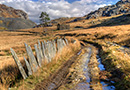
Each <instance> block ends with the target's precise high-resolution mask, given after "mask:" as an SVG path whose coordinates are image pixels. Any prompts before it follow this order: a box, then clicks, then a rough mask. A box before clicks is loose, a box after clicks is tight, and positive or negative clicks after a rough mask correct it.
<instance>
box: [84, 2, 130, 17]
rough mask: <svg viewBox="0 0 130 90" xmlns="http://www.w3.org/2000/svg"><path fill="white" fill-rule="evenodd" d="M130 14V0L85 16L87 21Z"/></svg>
mask: <svg viewBox="0 0 130 90" xmlns="http://www.w3.org/2000/svg"><path fill="white" fill-rule="evenodd" d="M124 13H130V0H120V1H118V2H117V3H116V4H115V5H109V6H105V7H103V8H99V9H98V10H95V11H92V12H90V13H89V14H87V15H85V16H84V17H85V18H86V19H91V18H93V19H94V18H97V17H102V16H114V15H118V14H124Z"/></svg>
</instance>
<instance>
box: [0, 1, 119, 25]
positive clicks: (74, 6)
mask: <svg viewBox="0 0 130 90" xmlns="http://www.w3.org/2000/svg"><path fill="white" fill-rule="evenodd" d="M117 1H119V0H0V3H1V4H5V5H7V6H11V7H13V8H15V9H21V10H23V11H25V12H26V13H27V14H28V16H29V19H31V20H32V21H34V22H36V23H39V15H40V13H41V12H42V11H43V12H47V13H48V14H49V15H50V18H51V19H56V18H59V17H81V16H84V15H86V14H88V13H90V12H91V11H94V10H97V9H98V8H100V7H104V6H106V5H112V4H115V3H116V2H117Z"/></svg>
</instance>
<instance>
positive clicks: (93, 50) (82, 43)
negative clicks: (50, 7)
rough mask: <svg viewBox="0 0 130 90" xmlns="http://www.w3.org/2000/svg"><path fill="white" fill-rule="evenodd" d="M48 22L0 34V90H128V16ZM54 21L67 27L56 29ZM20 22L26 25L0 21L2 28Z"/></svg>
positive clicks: (129, 75)
mask: <svg viewBox="0 0 130 90" xmlns="http://www.w3.org/2000/svg"><path fill="white" fill-rule="evenodd" d="M119 2H121V3H122V2H125V3H129V0H127V1H126V0H122V1H119ZM15 19H16V20H15ZM7 22H10V23H7ZM52 23H53V24H54V25H53V26H52V27H37V28H31V29H20V30H0V90H129V89H130V14H128V13H125V14H124V13H123V14H119V15H114V16H109V17H102V16H101V17H99V18H94V19H93V18H91V19H85V17H78V18H75V17H74V18H59V19H56V20H52ZM57 23H67V24H69V25H70V29H65V30H57V27H56V24H57ZM22 24H23V27H24V26H29V24H30V23H27V22H26V19H21V18H5V17H1V18H0V25H3V26H2V27H5V26H4V25H6V26H8V28H10V29H13V28H12V27H13V26H15V27H17V28H19V27H20V28H22V27H21V25H22ZM61 48H62V49H61ZM12 50H14V51H12ZM12 52H13V53H12ZM15 52H16V53H15ZM35 71H36V72H35Z"/></svg>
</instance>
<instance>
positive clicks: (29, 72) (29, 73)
mask: <svg viewBox="0 0 130 90" xmlns="http://www.w3.org/2000/svg"><path fill="white" fill-rule="evenodd" d="M24 61H25V63H26V66H27V69H28V75H29V76H30V75H32V69H31V66H30V64H29V62H28V61H27V59H26V58H25V57H24Z"/></svg>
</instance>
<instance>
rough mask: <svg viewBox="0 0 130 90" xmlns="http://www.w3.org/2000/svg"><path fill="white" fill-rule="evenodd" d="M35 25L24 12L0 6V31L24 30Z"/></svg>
mask: <svg viewBox="0 0 130 90" xmlns="http://www.w3.org/2000/svg"><path fill="white" fill-rule="evenodd" d="M35 25H36V24H35V23H34V22H32V21H31V20H29V19H28V15H27V13H25V12H24V11H22V10H17V9H14V8H12V7H8V6H6V5H3V4H0V30H7V29H9V30H10V29H11V30H13V29H26V28H33V27H34V26H35Z"/></svg>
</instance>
